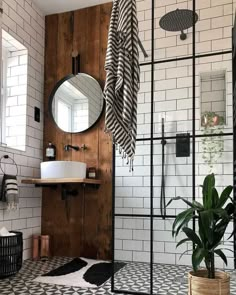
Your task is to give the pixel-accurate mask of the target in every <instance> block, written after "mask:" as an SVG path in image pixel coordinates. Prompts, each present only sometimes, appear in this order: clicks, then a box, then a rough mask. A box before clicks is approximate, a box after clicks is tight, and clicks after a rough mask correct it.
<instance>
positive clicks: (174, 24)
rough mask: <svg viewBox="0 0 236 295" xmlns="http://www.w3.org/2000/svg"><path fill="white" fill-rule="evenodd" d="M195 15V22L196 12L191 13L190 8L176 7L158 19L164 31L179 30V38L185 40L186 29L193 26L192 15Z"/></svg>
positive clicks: (196, 19) (196, 18)
mask: <svg viewBox="0 0 236 295" xmlns="http://www.w3.org/2000/svg"><path fill="white" fill-rule="evenodd" d="M194 15H195V20H194V21H195V23H196V22H197V21H198V15H197V13H196V12H195V13H193V11H192V10H190V9H178V8H177V9H176V10H173V11H170V12H168V13H167V14H165V15H164V16H163V17H162V18H161V19H160V22H159V24H160V27H161V28H162V29H163V30H165V31H170V32H178V31H180V32H181V34H180V39H181V40H185V39H186V38H187V34H186V33H184V30H187V29H189V28H191V27H192V26H193V16H194Z"/></svg>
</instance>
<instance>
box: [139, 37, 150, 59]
mask: <svg viewBox="0 0 236 295" xmlns="http://www.w3.org/2000/svg"><path fill="white" fill-rule="evenodd" d="M138 45H139V47H140V49H141V50H142V53H143V55H144V57H146V58H147V57H148V54H147V51H146V50H145V48H144V47H143V44H142V42H141V41H140V38H139V37H138Z"/></svg>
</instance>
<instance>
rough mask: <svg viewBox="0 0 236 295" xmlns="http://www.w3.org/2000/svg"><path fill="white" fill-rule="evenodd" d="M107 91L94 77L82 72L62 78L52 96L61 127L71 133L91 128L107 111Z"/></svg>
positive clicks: (57, 119) (55, 113) (56, 117)
mask: <svg viewBox="0 0 236 295" xmlns="http://www.w3.org/2000/svg"><path fill="white" fill-rule="evenodd" d="M103 104H104V100H103V92H102V89H101V87H100V85H99V83H98V82H97V81H96V80H95V79H94V78H93V77H91V76H89V75H87V74H84V73H79V74H78V75H76V76H74V75H70V76H67V77H65V78H63V79H62V80H60V81H59V82H58V83H57V85H56V86H55V88H54V89H53V91H52V94H51V96H50V99H49V110H50V112H51V115H52V117H53V119H54V121H55V123H56V124H57V126H58V127H59V128H60V129H61V130H63V131H65V132H70V133H77V132H83V131H85V130H88V129H89V128H91V127H92V126H93V125H94V124H95V123H96V122H97V121H98V119H99V118H100V116H101V114H102V110H103Z"/></svg>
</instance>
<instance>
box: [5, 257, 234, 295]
mask: <svg viewBox="0 0 236 295" xmlns="http://www.w3.org/2000/svg"><path fill="white" fill-rule="evenodd" d="M71 260H72V258H69V257H53V258H51V259H50V260H48V261H46V262H43V261H31V260H26V261H25V262H24V263H23V267H22V269H21V270H20V272H19V273H18V274H16V275H15V276H12V277H10V278H6V279H0V294H1V295H29V294H35V295H54V294H55V295H56V294H64V295H82V294H83V295H91V294H97V295H108V294H114V293H112V292H111V281H110V280H108V281H107V282H106V283H104V284H103V285H102V286H100V287H98V288H96V289H82V288H78V287H66V286H61V285H49V284H42V283H36V282H33V279H34V278H36V277H37V276H40V275H42V274H44V273H47V272H48V271H50V270H52V269H55V268H57V267H59V266H61V265H63V264H65V263H67V262H69V261H71ZM190 269H191V268H190V267H188V266H176V265H166V264H154V265H153V293H154V294H158V295H187V272H188V271H189V270H190ZM230 272H231V274H232V271H230ZM114 278H115V290H119V293H120V292H122V291H125V293H126V294H127V293H129V292H132V294H135V293H139V294H140V293H145V294H150V265H149V264H148V263H140V262H137V263H130V262H128V263H127V264H126V265H125V267H123V268H122V269H121V270H119V271H118V272H117V273H116V274H115V276H114ZM120 294H122V293H120ZM230 294H231V295H236V276H235V274H234V273H233V274H232V276H231V293H230Z"/></svg>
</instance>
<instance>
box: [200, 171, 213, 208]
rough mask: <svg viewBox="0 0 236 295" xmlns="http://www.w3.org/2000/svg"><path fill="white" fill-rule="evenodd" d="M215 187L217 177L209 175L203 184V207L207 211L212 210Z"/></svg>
mask: <svg viewBox="0 0 236 295" xmlns="http://www.w3.org/2000/svg"><path fill="white" fill-rule="evenodd" d="M214 187H215V175H214V174H209V175H207V176H206V177H205V179H204V182H203V188H202V194H203V206H204V208H205V209H210V208H212V190H213V188H214Z"/></svg>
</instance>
